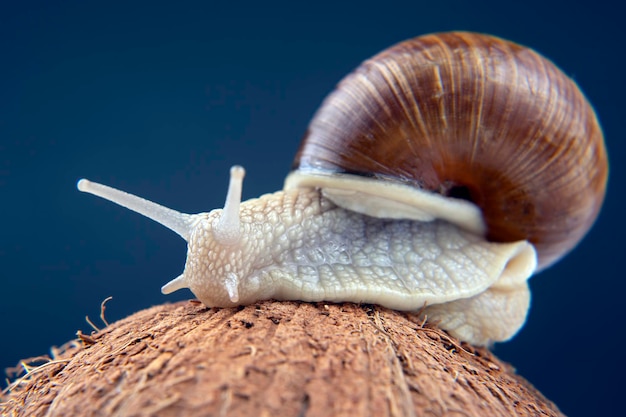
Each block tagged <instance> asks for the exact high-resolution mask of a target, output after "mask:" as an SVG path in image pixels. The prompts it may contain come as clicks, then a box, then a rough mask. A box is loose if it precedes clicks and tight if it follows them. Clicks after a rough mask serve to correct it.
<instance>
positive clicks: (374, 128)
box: [78, 33, 607, 344]
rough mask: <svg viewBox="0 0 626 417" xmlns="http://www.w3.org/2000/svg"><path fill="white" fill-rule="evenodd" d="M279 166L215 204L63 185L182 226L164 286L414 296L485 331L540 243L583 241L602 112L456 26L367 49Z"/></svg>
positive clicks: (519, 299) (597, 183)
mask: <svg viewBox="0 0 626 417" xmlns="http://www.w3.org/2000/svg"><path fill="white" fill-rule="evenodd" d="M293 168H294V169H293V170H292V172H291V173H290V174H289V176H288V177H287V179H286V181H285V189H284V190H282V191H278V192H275V193H273V194H267V195H264V196H261V197H259V198H257V199H251V200H248V201H245V202H243V203H242V202H241V188H242V181H243V177H244V170H243V168H241V167H238V166H235V167H233V168H232V169H231V179H230V185H229V189H228V194H227V198H226V204H225V206H224V209H217V210H213V211H211V212H209V213H199V214H193V215H192V214H185V213H179V212H177V211H174V210H172V209H169V208H166V207H163V206H160V205H158V204H156V203H153V202H150V201H147V200H144V199H142V198H140V197H137V196H134V195H131V194H127V193H125V192H123V191H119V190H116V189H113V188H110V187H107V186H104V185H101V184H97V183H92V182H89V181H87V180H80V181H79V182H78V188H79V190H81V191H86V192H89V193H92V194H95V195H98V196H101V197H103V198H106V199H109V200H111V201H113V202H116V203H118V204H120V205H122V206H125V207H127V208H129V209H131V210H135V211H137V212H139V213H141V214H143V215H145V216H147V217H149V218H151V219H153V220H155V221H158V222H160V223H161V224H163V225H165V226H166V227H169V228H170V229H172V230H173V231H175V232H176V233H178V234H179V235H180V236H181V237H183V238H184V239H185V240H186V241H187V242H188V254H187V261H186V264H185V270H184V272H183V274H182V275H180V276H179V277H177V278H175V279H174V280H172V281H170V282H169V283H167V284H166V285H165V286H163V288H162V292H163V293H165V294H167V293H170V292H172V291H175V290H178V289H181V288H189V289H191V291H192V292H193V293H194V294H195V295H196V296H197V297H198V298H199V299H200V300H201V301H202V302H203V303H205V304H206V305H208V306H218V307H222V306H223V307H228V306H235V305H241V304H250V303H253V302H256V301H258V300H262V299H269V298H275V299H282V300H287V299H288V300H303V301H336V302H340V301H352V302H369V303H377V304H381V305H383V306H386V307H390V308H395V309H400V310H418V309H421V308H422V307H424V305H426V306H427V307H426V309H424V310H423V312H422V314H426V315H428V317H429V318H431V319H434V320H436V321H437V322H438V323H439V325H440V326H441V327H443V328H444V329H446V330H448V331H449V332H450V333H452V334H453V335H454V336H456V337H459V338H461V339H463V340H467V341H469V342H471V343H474V344H488V343H490V342H492V341H503V340H507V339H509V338H510V337H512V336H513V335H514V334H515V333H516V332H517V331H518V329H519V328H520V327H521V326H522V325H523V323H524V321H525V318H526V314H527V311H528V307H529V301H530V292H529V289H528V285H527V279H528V278H529V277H530V276H531V275H532V274H533V273H534V272H535V270H536V267H537V253H538V259H539V267H540V268H542V267H546V266H548V265H549V264H551V263H552V262H554V261H555V260H556V259H557V258H558V257H559V256H562V255H563V254H564V253H565V252H567V251H568V250H570V249H571V248H572V247H573V246H574V245H575V244H576V243H577V242H578V240H580V238H581V237H582V236H583V235H584V233H585V232H586V230H587V229H588V228H589V227H590V225H591V224H592V223H593V220H594V219H595V217H596V216H597V214H598V211H599V209H600V205H601V203H602V199H603V196H604V190H605V183H606V177H607V160H606V152H605V150H604V144H603V139H602V134H601V131H600V127H599V125H598V122H597V120H596V117H595V114H594V112H593V110H592V109H591V107H590V106H589V104H588V103H587V102H586V100H585V99H584V97H583V95H582V93H581V92H580V91H579V90H578V88H577V87H576V85H575V84H574V82H573V81H571V80H570V79H569V78H567V77H566V76H565V75H563V74H562V73H561V72H560V71H559V70H558V69H557V68H556V67H555V66H554V65H553V64H551V63H550V62H548V61H546V60H545V59H544V58H542V57H540V56H539V55H537V54H536V53H535V52H533V51H531V50H529V49H527V48H524V47H521V46H519V45H516V44H513V43H510V42H506V41H503V40H500V39H497V38H494V37H491V36H486V35H478V34H469V33H446V34H438V35H429V36H424V37H419V38H415V39H412V40H409V41H406V42H403V43H400V44H398V45H396V46H395V47H393V48H391V49H389V50H387V51H384V52H383V53H381V54H379V55H377V56H375V57H374V58H372V59H370V60H368V61H366V62H365V63H364V64H363V65H361V66H360V67H359V68H357V70H356V71H355V72H354V73H352V74H351V75H349V76H348V77H346V79H344V80H343V81H342V82H341V83H340V84H339V86H338V88H337V89H336V90H335V91H334V92H333V93H332V94H331V95H330V96H329V97H328V98H327V100H326V101H325V102H324V104H323V105H322V107H321V108H320V110H319V111H318V112H317V114H316V115H315V117H314V119H313V121H312V122H311V125H310V127H309V129H308V132H307V134H306V135H305V138H304V140H303V142H302V145H301V147H300V150H299V151H298V153H297V155H296V158H295V162H294V164H293ZM203 191H204V190H203ZM529 242H530V243H529ZM535 248H536V249H535ZM536 251H537V252H536Z"/></svg>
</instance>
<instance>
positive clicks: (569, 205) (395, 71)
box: [293, 32, 608, 268]
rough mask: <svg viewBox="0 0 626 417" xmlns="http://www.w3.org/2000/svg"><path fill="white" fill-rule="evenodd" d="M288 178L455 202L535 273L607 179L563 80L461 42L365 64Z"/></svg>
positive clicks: (596, 142) (543, 62) (591, 207)
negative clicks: (334, 180)
mask: <svg viewBox="0 0 626 417" xmlns="http://www.w3.org/2000/svg"><path fill="white" fill-rule="evenodd" d="M293 168H294V170H297V171H299V172H305V173H306V172H313V173H319V172H327V173H328V172H339V173H349V174H356V175H360V176H366V177H369V178H373V179H375V180H376V181H397V182H401V183H405V184H409V185H411V186H413V187H415V188H417V189H422V190H425V191H429V192H433V193H438V194H441V195H444V196H446V195H450V194H452V195H454V194H455V193H459V192H460V194H461V195H463V196H465V197H469V199H470V200H471V201H473V202H474V203H475V204H476V205H477V206H478V207H479V208H480V210H481V211H482V214H483V218H484V221H485V223H486V228H487V233H486V235H487V238H488V239H490V240H493V241H498V242H511V241H517V240H528V241H530V242H531V243H533V245H534V246H535V248H536V249H537V253H538V256H539V267H540V268H544V267H547V266H549V265H550V264H552V263H554V262H555V261H556V260H557V259H559V258H560V257H561V256H563V255H564V254H565V253H567V252H568V251H569V250H571V249H572V248H573V247H574V246H575V245H576V244H577V243H578V241H579V240H580V239H581V238H582V236H583V235H584V234H585V233H586V232H587V230H588V229H589V228H590V227H591V225H592V223H593V221H594V220H595V218H596V217H597V215H598V212H599V210H600V206H601V205H602V201H603V197H604V192H605V188H606V181H607V173H608V164H607V156H606V151H605V148H604V142H603V137H602V132H601V129H600V126H599V124H598V121H597V119H596V116H595V113H594V111H593V109H592V108H591V106H590V105H589V103H588V102H587V100H586V99H585V97H584V96H583V94H582V93H581V92H580V90H579V88H578V87H577V85H576V84H575V83H574V82H573V81H572V80H571V79H570V78H569V77H567V76H566V75H565V74H563V73H562V72H561V71H560V70H559V69H558V68H557V67H556V66H555V65H554V64H552V63H551V62H550V61H548V60H547V59H545V58H543V57H542V56H540V55H539V54H537V53H536V52H534V51H532V50H530V49H528V48H525V47H523V46H520V45H517V44H514V43H512V42H508V41H505V40H502V39H499V38H496V37H493V36H488V35H481V34H475V33H464V32H452V33H440V34H434V35H426V36H421V37H417V38H414V39H411V40H408V41H405V42H402V43H399V44H398V45H396V46H394V47H392V48H389V49H387V50H385V51H383V52H382V53H380V54H378V55H376V56H374V57H373V58H371V59H369V60H367V61H365V62H364V63H363V64H362V65H361V66H360V67H359V68H357V69H356V70H355V71H354V72H352V73H351V74H350V75H348V76H347V77H346V78H344V79H343V80H342V81H341V82H340V84H339V85H338V87H337V89H336V90H335V91H334V92H333V93H331V94H330V95H329V96H328V97H327V99H326V100H325V101H324V103H323V104H322V106H321V107H320V109H319V110H318V112H317V113H316V115H315V116H314V117H313V120H312V121H311V123H310V125H309V129H308V131H307V133H306V135H305V137H304V139H303V141H302V145H301V147H300V150H299V151H298V153H297V155H296V158H295V161H294V165H293ZM309 184H311V182H309ZM313 184H314V183H313ZM294 186H297V184H294Z"/></svg>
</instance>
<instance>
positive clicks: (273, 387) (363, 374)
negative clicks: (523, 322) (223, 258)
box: [0, 301, 562, 417]
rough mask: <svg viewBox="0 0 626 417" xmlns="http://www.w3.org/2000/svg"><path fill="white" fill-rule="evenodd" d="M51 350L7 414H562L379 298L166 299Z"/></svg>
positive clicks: (486, 356) (504, 372) (4, 408)
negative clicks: (240, 302)
mask: <svg viewBox="0 0 626 417" xmlns="http://www.w3.org/2000/svg"><path fill="white" fill-rule="evenodd" d="M53 352H54V357H53V358H51V359H50V360H49V361H47V362H46V363H44V364H43V365H41V366H39V367H36V368H33V369H29V373H28V374H27V375H25V376H24V377H22V378H21V379H19V380H16V381H15V382H14V383H13V384H12V385H11V386H10V389H8V390H6V391H5V393H4V395H3V397H2V403H1V404H0V411H1V412H2V415H3V416H29V417H33V416H48V417H51V416H163V417H166V416H185V417H194V416H294V417H295V416H309V417H313V416H348V415H349V416H377V417H378V416H480V417H485V416H560V415H562V414H561V413H560V412H559V410H558V408H557V407H556V406H555V405H554V404H553V403H551V402H550V401H548V400H546V399H545V398H544V397H543V396H542V395H541V394H540V393H539V392H538V391H537V390H536V389H535V388H533V387H532V386H531V385H530V384H529V383H528V382H527V381H525V380H524V379H523V378H521V377H519V376H518V375H516V374H515V373H514V371H513V369H512V368H511V367H510V366H509V365H507V364H505V363H503V362H501V361H499V360H498V359H497V358H496V357H494V356H493V355H492V354H491V353H490V352H489V351H488V350H487V349H482V348H481V349H477V348H473V347H471V346H469V345H466V344H461V343H460V342H458V341H457V340H454V339H452V338H451V337H450V336H449V335H447V334H446V333H445V332H443V331H441V330H438V329H437V328H435V327H433V326H431V325H429V324H424V323H422V322H420V321H418V320H417V319H416V316H412V315H409V314H405V313H399V312H396V311H391V310H387V309H385V308H381V307H377V306H359V305H355V304H323V303H319V304H310V303H300V302H272V301H268V302H260V303H258V304H256V305H250V306H247V307H242V308H229V309H223V308H222V309H220V308H211V309H209V308H206V307H204V306H203V305H201V304H199V303H197V302H180V303H176V304H165V305H160V306H156V307H152V308H149V309H147V310H143V311H140V312H138V313H136V314H133V315H132V316H130V317H127V318H125V319H123V320H120V321H118V322H116V323H113V324H111V325H109V326H107V327H106V328H105V329H103V330H101V331H99V332H97V333H94V334H92V335H91V336H82V337H81V338H80V339H79V340H78V341H74V342H71V343H69V344H67V345H66V346H65V347H64V349H61V350H56V351H53Z"/></svg>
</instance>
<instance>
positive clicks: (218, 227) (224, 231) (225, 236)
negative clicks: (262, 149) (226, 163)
mask: <svg viewBox="0 0 626 417" xmlns="http://www.w3.org/2000/svg"><path fill="white" fill-rule="evenodd" d="M245 175H246V170H245V169H243V167H242V166H240V165H235V166H233V167H232V168H231V169H230V182H229V184H228V193H227V194H226V202H225V203H224V210H222V214H221V216H220V217H219V220H218V221H216V222H215V224H214V225H213V236H214V237H215V240H216V241H217V242H219V243H221V244H222V245H235V244H236V243H237V242H238V241H239V239H240V237H241V231H240V230H239V226H240V224H241V221H240V220H239V207H240V206H241V189H242V186H243V177H244V176H245Z"/></svg>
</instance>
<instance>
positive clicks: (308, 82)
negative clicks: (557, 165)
mask: <svg viewBox="0 0 626 417" xmlns="http://www.w3.org/2000/svg"><path fill="white" fill-rule="evenodd" d="M7 3H8V2H7ZM14 3H16V4H17V3H18V2H14ZM84 3H85V2H78V1H76V2H64V3H62V4H58V3H56V2H50V1H48V2H41V3H34V2H20V5H19V6H6V3H5V2H3V6H1V7H0V199H1V200H0V279H1V283H2V287H1V288H2V290H1V292H0V329H1V332H2V336H0V337H1V341H0V355H1V356H0V367H6V366H13V365H15V364H16V363H17V361H18V360H19V359H20V358H24V357H29V356H34V355H39V354H42V353H45V352H47V351H48V348H49V346H50V345H59V344H62V343H64V342H65V341H67V340H68V339H71V338H73V337H74V333H75V332H76V330H77V329H82V330H83V331H88V330H89V327H88V326H87V325H86V324H85V322H84V316H85V315H86V314H88V315H90V316H91V317H92V318H94V319H96V318H97V316H98V314H99V305H100V302H101V301H102V300H103V299H104V298H105V297H107V296H109V295H111V296H113V300H112V301H111V302H110V303H109V305H108V310H107V316H108V318H109V319H110V320H117V319H120V318H122V317H125V316H126V315H128V314H131V313H132V312H134V311H137V310H140V309H143V308H146V307H149V306H151V305H154V304H158V303H163V302H166V301H176V300H180V299H186V298H189V297H190V296H191V294H190V293H189V292H186V291H181V292H179V293H176V294H173V295H171V296H163V295H161V294H160V292H159V288H160V287H161V285H163V284H164V283H165V282H167V281H169V280H170V279H171V278H173V277H175V276H177V275H178V274H179V273H180V271H181V270H182V267H183V265H184V260H185V253H186V252H185V243H184V242H183V241H182V240H181V239H180V238H179V237H178V236H177V235H175V234H174V233H172V232H169V231H168V230H166V229H165V228H163V227H161V226H159V225H157V224H155V223H153V222H151V221H148V220H145V219H143V218H141V217H140V216H138V215H136V214H133V213H131V212H128V211H126V210H124V209H120V208H118V207H116V206H114V205H112V204H110V203H107V202H105V201H102V200H100V199H96V198H95V197H91V196H88V195H85V194H81V193H79V192H78V191H77V190H76V188H75V183H76V180H77V179H78V178H80V177H83V176H85V177H87V178H90V179H93V180H98V181H102V182H104V183H106V184H110V185H113V186H116V187H119V188H121V189H123V190H127V191H130V192H134V193H137V194H139V195H141V196H144V197H147V198H149V199H152V200H154V201H157V202H161V203H163V204H165V205H167V206H170V207H172V208H176V209H179V210H182V211H186V212H198V211H206V210H208V209H211V208H215V207H219V206H221V205H222V203H223V200H224V196H225V189H226V183H227V174H228V168H229V167H230V166H231V165H233V164H235V163H238V164H242V165H244V166H245V167H246V168H247V171H248V176H247V178H246V181H245V187H244V198H250V197H253V196H258V195H260V194H262V193H266V192H271V191H275V190H278V189H279V188H281V187H282V181H283V178H284V176H285V174H286V173H287V171H288V169H289V166H290V162H291V158H292V155H293V154H294V152H295V150H296V148H297V145H298V142H299V139H300V137H301V135H302V134H303V132H304V130H305V128H306V125H307V122H308V120H309V118H310V117H311V116H312V114H313V112H314V111H315V109H316V108H317V106H318V105H319V103H320V102H321V100H322V99H323V97H324V96H325V95H326V94H327V93H328V92H329V91H330V90H331V89H332V88H333V86H334V85H335V83H336V82H337V81H338V80H339V79H340V78H341V77H342V76H344V75H345V74H347V73H348V72H349V71H350V70H352V69H353V68H354V67H355V66H356V65H358V64H359V63H360V62H361V61H362V60H363V59H365V58H367V57H369V56H371V55H373V54H374V53H376V52H378V51H380V50H382V49H383V48H385V47H387V46H390V45H391V44H394V43H396V42H398V41H401V40H404V39H406V38H409V37H413V36H416V35H419V34H424V33H428V32H435V31H445V30H453V29H462V30H474V31H481V32H488V33H492V34H495V35H499V36H502V37H505V38H509V39H512V40H515V41H517V42H519V43H522V44H526V45H529V46H532V47H533V48H535V49H536V50H538V51H539V52H541V53H543V54H545V55H546V56H548V57H550V58H551V59H552V60H554V61H555V62H556V63H557V65H559V66H560V67H561V68H563V69H564V71H565V72H566V73H568V74H569V75H570V76H572V77H573V78H574V79H575V80H576V81H577V82H578V83H579V84H580V85H581V87H582V88H583V90H584V91H585V93H586V94H587V96H588V97H589V99H590V100H591V102H592V103H593V104H594V106H595V108H596V110H597V112H598V114H599V117H600V119H601V121H602V124H603V127H604V131H605V135H606V142H607V146H608V149H609V154H610V157H611V160H612V162H614V163H613V165H612V171H611V181H610V186H609V190H608V196H607V199H606V202H605V206H604V208H603V211H602V213H601V216H600V218H599V220H598V221H597V223H596V225H595V227H594V229H593V230H592V231H591V232H590V234H589V235H588V236H587V238H586V239H585V240H584V241H583V242H582V243H581V244H580V246H579V247H578V248H577V249H576V250H575V251H574V252H573V253H572V254H571V255H569V256H568V257H567V258H566V259H565V260H563V261H562V262H560V263H559V264H558V265H556V266H554V267H553V268H551V269H550V270H548V271H546V272H544V273H542V274H540V275H539V276H537V277H535V278H533V279H532V282H531V284H532V288H533V306H532V310H531V313H530V317H529V319H528V323H527V324H526V327H524V329H523V330H522V331H521V333H520V334H519V335H518V336H517V337H516V338H515V339H514V340H513V341H511V342H509V343H506V344H502V345H498V346H497V347H496V348H495V352H496V353H497V354H498V355H499V356H500V357H502V358H503V359H505V360H507V361H510V362H511V363H512V364H513V365H514V366H516V367H517V369H518V371H519V373H520V374H521V375H523V376H524V377H526V378H527V379H529V380H530V381H531V382H532V383H533V384H535V385H536V386H537V388H538V389H539V390H541V391H542V392H543V393H544V394H545V395H546V396H547V397H548V398H550V399H552V400H553V401H555V402H556V403H557V404H558V405H559V406H560V407H561V409H562V410H563V411H564V412H565V413H567V414H569V415H570V416H576V415H580V416H584V415H602V414H610V411H611V410H612V407H613V406H615V405H616V404H617V401H618V400H617V396H618V395H622V394H621V393H622V391H623V375H624V365H623V362H622V361H621V360H620V357H621V353H620V352H621V350H622V349H623V346H624V334H623V333H624V318H625V314H624V312H623V309H622V307H623V305H624V301H623V295H624V293H625V291H624V290H625V289H626V287H625V282H626V280H625V279H624V273H623V272H622V271H619V270H618V265H623V263H624V262H623V257H624V255H623V250H622V246H623V244H622V242H623V240H624V237H623V236H624V233H625V230H624V226H623V221H622V219H623V214H622V213H623V206H620V205H619V204H620V203H621V195H620V194H621V189H620V188H621V187H620V184H623V183H624V180H625V178H624V171H623V170H621V166H620V164H619V162H618V161H619V159H620V158H623V157H624V145H623V142H624V141H623V124H624V114H626V105H625V104H624V103H625V101H624V97H625V96H626V88H625V82H624V42H625V41H626V35H625V30H624V22H623V21H622V12H621V11H618V10H611V9H609V8H608V7H607V6H603V4H602V2H598V1H596V2H584V3H582V2H581V3H578V4H577V3H576V2H572V1H563V2H556V1H548V0H544V1H534V0H532V1H526V2H523V3H522V2H519V4H517V5H511V4H510V3H509V2H504V1H472V2H470V1H460V0H458V1H442V2H433V1H428V2H418V1H412V2H407V4H404V5H403V4H402V3H400V2H396V1H391V0H386V1H377V2H372V3H369V2H367V1H360V2H351V3H349V4H345V3H342V2H339V1H333V2H324V1H317V2H311V3H301V2H298V3H296V2H286V3H282V4H275V3H270V2H257V1H255V2H241V3H237V4H235V5H232V6H228V5H226V4H225V3H226V2H212V3H209V2H177V3H176V4H177V5H176V6H170V5H167V4H166V3H165V2H163V3H161V2H155V1H152V2H145V3H144V4H140V3H139V2H132V4H133V6H128V5H117V6H116V5H111V4H110V2H101V4H100V5H94V4H91V5H85V4H84ZM129 3H130V2H129ZM168 3H169V2H168ZM171 3H173V2H171ZM435 3H437V4H435ZM620 207H622V208H621V209H620ZM618 259H622V261H621V262H618ZM618 381H619V382H618Z"/></svg>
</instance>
